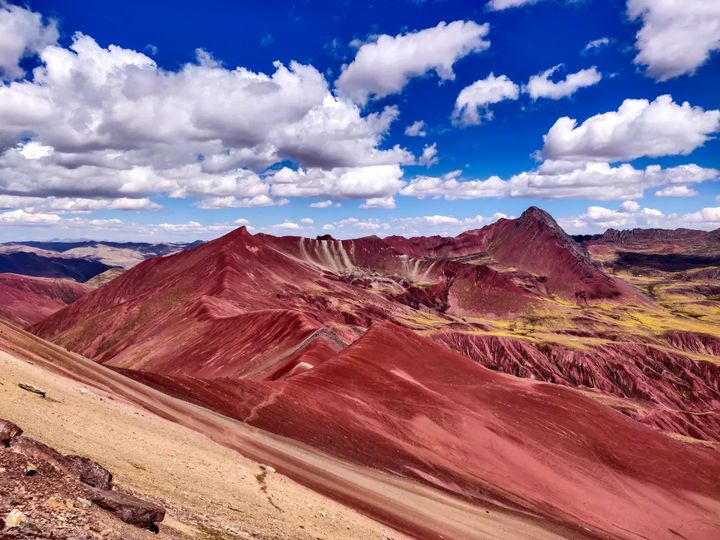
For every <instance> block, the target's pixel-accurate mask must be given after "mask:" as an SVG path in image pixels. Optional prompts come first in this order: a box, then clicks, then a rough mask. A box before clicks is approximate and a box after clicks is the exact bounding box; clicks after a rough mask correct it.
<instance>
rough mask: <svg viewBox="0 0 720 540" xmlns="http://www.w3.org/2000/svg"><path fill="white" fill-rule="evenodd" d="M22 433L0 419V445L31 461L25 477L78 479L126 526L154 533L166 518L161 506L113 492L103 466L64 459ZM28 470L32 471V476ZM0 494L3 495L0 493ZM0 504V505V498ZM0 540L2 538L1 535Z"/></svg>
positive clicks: (94, 499)
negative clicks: (49, 475) (49, 476)
mask: <svg viewBox="0 0 720 540" xmlns="http://www.w3.org/2000/svg"><path fill="white" fill-rule="evenodd" d="M22 433H23V431H22V429H20V428H19V427H18V426H16V425H15V424H13V423H12V422H9V421H7V420H3V419H1V418H0V444H1V446H3V447H11V450H12V454H13V455H20V456H23V458H24V459H27V460H32V462H33V464H32V465H30V464H29V465H27V467H31V469H27V468H26V476H35V475H38V474H40V475H41V476H42V475H43V474H47V471H49V470H50V471H53V472H52V474H53V475H55V476H59V477H61V478H64V479H65V481H68V482H77V481H78V480H80V482H82V483H84V484H87V485H88V486H92V488H86V489H87V490H88V492H89V493H90V495H91V497H90V499H91V501H92V502H94V503H95V504H97V505H98V506H100V507H101V508H104V509H106V510H109V511H110V512H112V513H113V514H115V516H117V517H118V518H120V519H121V520H122V521H124V522H125V523H129V524H131V525H136V526H138V527H143V528H147V529H150V530H153V531H157V526H156V525H155V523H157V522H160V521H162V520H163V519H164V517H165V509H164V508H163V507H162V506H160V505H158V504H155V503H152V502H146V501H143V500H142V499H138V498H137V497H134V496H132V495H126V494H124V493H121V492H118V491H112V480H113V477H112V474H111V473H110V471H108V470H107V469H106V468H105V467H103V466H102V465H100V464H98V463H96V462H95V461H92V460H91V459H88V458H86V457H83V456H75V455H69V456H64V455H62V454H61V453H60V452H58V451H56V450H54V449H53V448H50V447H49V446H48V445H46V444H43V443H41V442H40V441H36V440H35V439H31V438H30V437H25V436H23V435H22ZM35 464H37V465H35ZM48 466H49V467H48ZM27 471H32V475H31V474H28V472H27ZM42 471H45V473H43V472H42ZM80 485H82V484H80ZM0 495H2V494H1V493H0ZM0 502H2V497H0ZM0 506H2V505H0ZM1 529H2V527H1V526H0V530H1ZM0 538H4V537H3V536H2V535H0Z"/></svg>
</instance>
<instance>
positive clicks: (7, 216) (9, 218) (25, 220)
mask: <svg viewBox="0 0 720 540" xmlns="http://www.w3.org/2000/svg"><path fill="white" fill-rule="evenodd" d="M59 221H60V216H58V215H55V214H42V213H37V214H34V213H29V212H26V211H25V210H21V209H19V210H12V211H10V212H3V213H0V223H8V224H13V225H52V224H54V223H57V222H59Z"/></svg>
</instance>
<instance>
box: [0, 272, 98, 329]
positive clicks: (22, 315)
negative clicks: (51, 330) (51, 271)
mask: <svg viewBox="0 0 720 540" xmlns="http://www.w3.org/2000/svg"><path fill="white" fill-rule="evenodd" d="M89 290H90V289H89V288H88V287H86V286H85V285H82V284H81V283H77V282H75V281H72V280H69V279H61V278H40V277H31V276H21V275H18V274H0V318H5V319H6V320H9V321H11V322H14V323H16V324H19V325H21V326H26V325H30V324H34V323H36V322H38V321H41V320H42V319H44V318H46V317H47V316H48V315H51V314H52V313H55V312H56V311H58V310H59V309H61V308H63V307H65V306H67V305H68V304H70V303H72V302H74V301H75V300H77V299H78V298H80V297H82V296H84V295H85V294H86V293H87V292H88V291H89Z"/></svg>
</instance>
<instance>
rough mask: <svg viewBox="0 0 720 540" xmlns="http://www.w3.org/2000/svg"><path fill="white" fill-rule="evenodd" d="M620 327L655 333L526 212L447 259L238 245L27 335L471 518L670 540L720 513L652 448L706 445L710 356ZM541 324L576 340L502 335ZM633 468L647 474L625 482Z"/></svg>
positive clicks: (660, 335) (148, 270) (365, 243)
mask: <svg viewBox="0 0 720 540" xmlns="http://www.w3.org/2000/svg"><path fill="white" fill-rule="evenodd" d="M567 300H570V302H568V301H567ZM576 300H577V301H578V303H580V304H582V305H579V306H578V305H575V303H576ZM608 300H614V302H608ZM620 301H622V302H620ZM633 309H635V310H646V312H647V313H646V312H643V317H650V319H639V320H640V321H641V322H642V321H644V320H650V321H654V319H652V317H661V316H662V317H664V316H665V315H664V312H662V309H663V308H662V307H661V306H657V305H655V304H652V303H651V302H650V301H649V300H647V299H646V298H645V297H644V296H643V295H641V294H640V293H639V292H637V290H636V289H633V288H632V287H631V286H629V285H627V284H626V283H625V282H623V281H621V280H619V279H615V278H612V277H610V276H608V275H606V274H605V273H604V272H603V271H602V270H601V268H600V267H599V266H597V265H596V264H595V263H594V262H593V261H592V260H591V259H590V258H589V255H588V253H587V252H586V251H585V249H584V248H583V247H581V246H580V245H579V244H577V243H576V242H575V241H574V240H573V239H572V238H570V237H568V236H567V235H566V234H565V233H564V232H563V231H562V230H561V229H560V227H559V226H558V225H557V223H555V221H554V220H552V218H551V217H550V216H549V215H547V214H546V213H544V212H542V211H541V210H538V209H533V208H531V209H529V210H528V211H527V212H525V213H524V214H523V215H522V216H521V217H520V218H519V219H517V220H501V221H499V222H498V223H496V224H494V225H491V226H488V227H485V228H483V229H479V230H477V231H468V232H467V233H463V234H461V235H459V236H457V237H454V238H439V237H435V238H424V239H418V238H414V239H400V238H398V237H391V238H388V239H384V240H383V239H380V238H377V237H366V238H360V239H356V240H342V241H341V240H335V239H333V238H331V237H329V236H324V237H318V238H316V239H305V238H299V237H280V238H278V237H274V236H269V235H263V234H258V235H251V234H249V233H248V232H247V230H245V229H244V228H241V229H238V230H237V231H234V232H232V233H230V234H228V235H226V236H224V237H222V238H219V239H217V240H215V241H212V242H208V243H207V244H203V245H201V246H199V247H196V248H194V249H192V250H189V251H185V252H182V253H178V254H175V255H171V256H167V257H158V258H155V259H151V260H148V261H145V262H143V263H141V264H139V265H137V266H136V267H134V268H133V269H131V270H129V271H128V272H126V273H125V274H123V275H121V276H120V277H118V278H116V279H114V280H112V281H111V282H109V283H108V284H106V285H105V286H103V287H102V288H100V289H98V290H97V291H94V292H92V293H90V294H88V295H87V296H85V297H84V298H82V299H80V300H78V301H77V302H75V303H73V304H72V305H70V306H68V307H67V308H65V309H63V310H62V311H60V312H58V313H56V314H54V315H52V316H50V317H48V318H47V319H45V320H43V321H42V322H40V323H39V324H37V325H35V326H34V327H33V331H34V332H36V333H37V334H39V335H41V336H43V337H46V338H48V339H51V340H53V341H55V342H56V343H59V344H61V345H63V346H65V347H67V348H68V349H71V350H73V351H76V352H80V353H82V354H84V355H86V356H88V357H91V358H93V359H94V360H96V361H99V362H102V363H104V364H106V365H108V366H111V367H114V368H115V369H116V370H118V371H121V372H123V373H125V374H128V375H130V376H132V377H134V378H136V379H138V380H140V381H143V382H146V383H149V384H152V385H155V386H157V387H158V388H160V389H162V390H163V391H165V392H168V393H172V394H174V395H177V396H179V397H181V398H183V399H186V400H189V401H194V402H196V403H200V404H201V405H204V406H206V407H209V408H213V409H216V410H218V411H220V412H222V413H223V414H226V415H229V416H232V417H235V418H238V419H240V420H243V421H245V422H248V423H250V424H254V425H256V426H258V427H261V428H263V429H266V430H270V431H273V432H276V433H279V434H281V435H285V436H288V437H291V438H294V439H297V440H300V441H302V442H305V443H307V444H310V445H313V446H316V447H319V448H321V449H323V450H326V451H328V452H331V453H333V454H335V455H337V456H339V457H341V458H343V459H348V460H352V461H356V462H359V463H363V464H368V465H372V466H375V467H378V468H381V469H383V470H387V471H390V472H393V473H395V474H401V475H404V476H410V477H413V478H416V479H418V480H421V481H423V482H427V483H430V484H433V485H436V486H439V487H441V488H443V489H446V490H449V491H452V492H455V493H457V494H460V495H462V496H464V497H469V498H471V499H480V498H483V499H489V500H492V501H494V502H495V503H497V504H502V505H509V506H511V507H513V508H516V509H521V510H522V511H527V512H532V513H533V514H536V515H541V516H544V517H545V518H546V519H551V520H553V521H554V522H557V523H560V524H563V525H565V526H570V527H574V528H577V530H583V529H582V528H586V529H589V530H590V531H592V532H593V533H594V534H598V535H610V536H623V535H624V533H622V530H621V529H620V528H619V527H625V528H627V529H628V530H630V531H633V532H637V534H644V535H645V536H648V537H658V536H660V537H663V536H672V534H670V533H668V529H670V528H672V529H673V531H676V532H678V533H679V534H685V533H688V531H686V530H679V529H678V525H677V523H678V522H682V521H681V520H679V516H681V515H686V516H691V517H692V519H696V520H698V521H697V523H701V522H703V523H705V522H704V521H702V520H706V519H708V518H707V515H709V514H710V513H711V512H712V511H716V509H717V504H718V501H720V493H718V490H717V486H716V485H715V484H714V483H713V482H712V481H710V480H708V478H709V477H708V474H709V473H708V471H714V472H713V473H712V474H715V472H717V470H718V467H720V461H719V460H718V454H717V452H715V451H713V450H708V449H703V448H701V447H692V446H690V445H688V444H685V443H680V442H678V441H676V440H672V439H671V438H669V437H667V436H666V435H665V434H662V433H660V432H659V431H660V430H662V431H668V432H671V433H673V434H674V435H675V436H677V435H678V434H679V435H684V436H691V437H694V438H697V439H704V440H706V441H713V440H718V439H720V419H719V418H718V415H717V414H716V413H715V412H714V411H715V410H716V409H717V405H718V403H720V387H719V386H718V385H720V368H718V367H717V366H716V365H715V360H714V358H715V357H716V356H717V352H718V351H720V348H718V347H720V345H718V343H720V340H716V339H715V338H714V337H713V336H710V335H703V334H700V333H697V332H687V331H682V328H681V327H680V326H679V327H677V328H673V329H674V330H675V329H676V330H677V331H676V332H674V333H667V332H663V331H660V332H657V333H652V334H651V333H650V332H647V333H639V332H638V331H635V330H634V329H633V331H632V332H630V331H629V330H628V328H629V327H628V324H629V323H627V322H625V318H627V319H628V320H630V321H631V322H632V321H635V319H633V317H634V316H635V315H634V313H633V312H632V310H633ZM539 310H545V311H541V313H547V316H548V317H550V318H552V317H553V316H558V317H560V319H559V320H561V321H562V324H563V325H565V324H568V325H570V326H569V327H565V326H561V327H560V328H556V329H555V332H556V333H554V334H552V335H551V336H550V338H548V339H550V340H551V342H544V341H543V339H544V338H543V335H544V334H543V333H542V332H543V331H544V332H545V333H547V331H546V330H543V329H542V328H541V332H540V333H539V334H537V335H535V334H534V333H532V332H531V333H529V334H527V333H526V334H518V335H512V336H510V335H508V331H506V330H505V328H507V327H506V326H503V325H504V324H507V323H508V322H511V323H512V324H515V323H518V322H523V321H525V320H526V319H527V318H528V317H531V319H530V320H531V322H532V321H535V319H536V318H537V316H536V315H534V314H535V313H537V312H539ZM628 310H630V311H628ZM668 316H669V315H668ZM658 320H662V322H663V324H665V320H664V319H658ZM384 321H389V322H384ZM614 321H619V322H617V323H615V322H614ZM680 322H681V321H680ZM392 323H395V324H392ZM532 324H535V322H532ZM633 324H634V323H633ZM678 324H679V323H678ZM683 324H687V323H683ZM693 324H698V323H697V322H696V321H694V322H693ZM401 326H402V327H404V328H401ZM368 328H370V330H369V331H368ZM643 328H644V327H643ZM661 328H662V327H661ZM702 328H706V327H704V326H703V327H702ZM409 329H412V330H415V331H416V332H417V333H420V334H425V335H427V337H429V338H430V339H428V338H426V337H421V336H419V335H417V334H415V333H413V332H412V331H410V330H409ZM643 332H645V330H644V329H643ZM573 340H576V341H577V346H575V345H574V344H573ZM557 341H560V343H557ZM451 349H453V350H454V351H456V352H453V351H452V350H451ZM458 353H460V354H458ZM481 364H482V365H486V366H489V367H492V368H493V369H496V370H499V371H505V372H508V373H511V374H514V375H517V376H519V377H524V378H526V379H525V380H522V379H519V378H512V377H508V376H504V375H499V374H494V373H492V372H489V371H487V370H486V369H484V368H483V367H482V365H481ZM527 379H539V380H545V381H550V382H552V383H555V384H554V385H544V384H539V383H535V382H531V381H529V380H527ZM562 386H566V387H578V388H580V389H582V391H577V390H573V389H571V388H563V387H562ZM590 398H592V399H590ZM613 408H615V409H617V410H620V411H622V412H623V413H625V416H623V415H619V414H618V413H617V412H616V411H614V410H613ZM636 420H639V421H640V422H642V423H644V424H647V425H649V426H653V427H655V428H657V429H655V430H652V429H649V428H648V427H646V426H643V425H642V424H641V423H639V422H637V421H636ZM641 449H644V450H643V452H644V453H643V455H651V456H653V459H652V460H651V461H647V462H646V461H645V460H638V459H637V453H638V452H640V451H641ZM678 463H680V464H682V465H681V466H680V468H677V469H673V468H672V466H671V464H678ZM547 485H552V486H553V490H552V491H548V489H547V488H546V486H547ZM556 486H557V487H556ZM687 490H690V491H691V492H692V493H693V495H692V496H691V497H688V498H683V497H681V496H680V495H678V494H679V493H682V492H684V491H687ZM693 490H694V491H693ZM630 494H633V495H632V496H631V495H630ZM699 500H706V501H707V504H701V503H699V502H697V501H699ZM693 501H695V502H693ZM619 509H622V510H619ZM688 522H689V521H684V522H683V523H688ZM709 531H710V529H708V531H704V532H703V534H704V533H705V532H709Z"/></svg>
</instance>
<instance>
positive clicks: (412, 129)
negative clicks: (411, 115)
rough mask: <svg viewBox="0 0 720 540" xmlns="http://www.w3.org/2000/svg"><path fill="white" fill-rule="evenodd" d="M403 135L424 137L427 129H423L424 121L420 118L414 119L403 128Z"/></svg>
mask: <svg viewBox="0 0 720 540" xmlns="http://www.w3.org/2000/svg"><path fill="white" fill-rule="evenodd" d="M405 135H407V136H408V137H425V136H427V129H425V122H423V121H422V120H416V121H415V122H413V123H412V124H410V125H409V126H408V127H406V128H405Z"/></svg>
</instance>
